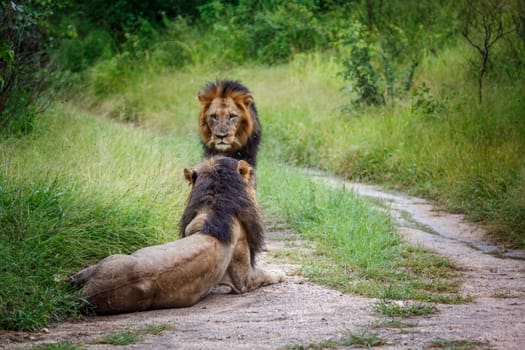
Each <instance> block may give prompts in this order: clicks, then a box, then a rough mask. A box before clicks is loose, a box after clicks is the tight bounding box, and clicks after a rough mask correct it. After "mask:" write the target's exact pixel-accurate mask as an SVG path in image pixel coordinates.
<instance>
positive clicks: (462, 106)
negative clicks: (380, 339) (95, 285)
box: [0, 0, 525, 329]
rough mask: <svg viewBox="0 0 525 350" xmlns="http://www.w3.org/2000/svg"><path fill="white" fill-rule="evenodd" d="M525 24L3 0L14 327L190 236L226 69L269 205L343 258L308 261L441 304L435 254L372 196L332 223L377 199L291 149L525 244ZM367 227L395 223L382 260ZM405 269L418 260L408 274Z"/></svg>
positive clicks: (412, 6)
mask: <svg viewBox="0 0 525 350" xmlns="http://www.w3.org/2000/svg"><path fill="white" fill-rule="evenodd" d="M524 18H525V3H524V1H523V0H499V1H496V0H466V1H462V2H461V1H460V2H456V1H447V0H443V1H415V0H414V1H412V0H405V1H380V0H360V1H357V0H356V1H337V0H332V1H330V0H327V1H315V0H296V1H280V0H261V1H254V0H238V1H217V0H215V1H205V0H202V1H185V2H179V1H153V2H152V1H150V2H137V1H130V0H119V1H114V2H112V3H111V5H110V6H107V5H106V4H103V3H102V2H101V1H97V0H91V1H75V0H59V1H49V0H26V1H7V2H3V3H2V4H1V5H0V252H1V254H0V259H1V261H0V266H2V272H1V273H0V286H1V287H0V324H1V327H2V328H7V329H38V328H39V327H41V326H42V325H45V324H48V323H49V322H52V321H53V320H59V319H62V318H63V317H64V316H65V315H74V314H75V312H76V311H75V309H76V305H75V304H73V303H71V302H70V301H68V298H67V296H68V295H69V294H70V291H68V290H67V288H66V285H65V283H63V280H64V276H66V275H67V274H69V273H72V272H75V271H76V270H78V269H79V268H81V267H83V266H85V265H86V264H89V263H92V262H95V261H97V260H98V259H100V258H101V257H104V256H106V255H108V254H112V253H115V252H130V251H133V250H135V249H136V248H138V247H141V246H144V245H148V244H156V243H160V242H165V241H168V240H170V239H173V238H174V237H176V231H177V230H176V226H177V221H178V218H179V214H180V212H181V210H182V206H183V205H184V204H183V203H184V199H185V193H186V191H187V187H186V186H185V185H184V184H183V181H182V177H181V176H180V174H181V172H182V169H183V168H184V167H190V166H192V165H194V164H195V163H196V162H198V161H199V159H200V149H199V144H198V138H197V127H196V126H197V125H196V124H197V123H196V116H197V113H198V112H197V111H198V104H197V102H196V100H195V94H196V92H197V91H198V89H199V87H200V86H202V85H203V84H204V83H205V82H206V81H209V80H215V79H216V78H232V79H239V80H241V81H242V82H243V83H244V84H246V85H247V86H248V87H250V89H251V90H252V91H253V92H254V93H255V97H256V103H257V107H258V109H259V112H260V117H261V120H262V123H263V128H264V140H263V145H262V152H261V158H262V161H261V166H260V169H259V171H260V172H261V173H262V174H264V176H260V177H259V178H260V181H261V185H260V199H261V201H262V202H263V204H264V205H265V208H266V209H267V210H268V212H270V213H272V215H276V216H278V217H282V218H285V219H286V220H287V221H288V222H289V224H290V225H293V226H294V228H296V230H298V231H299V232H301V233H302V234H303V235H304V237H305V238H307V239H311V240H312V241H313V242H316V239H320V241H323V242H335V243H334V244H333V249H334V250H333V251H332V250H331V251H332V252H333V254H332V255H333V257H334V258H333V259H332V260H328V261H327V262H326V264H325V265H322V264H321V265H320V267H319V269H318V270H315V269H313V270H312V269H309V268H305V271H304V272H305V273H309V274H310V276H311V277H312V278H320V277H322V276H328V277H327V278H326V279H327V280H328V281H325V282H327V283H329V284H330V285H333V286H336V287H338V288H341V289H343V290H348V291H353V292H360V293H365V290H367V291H371V292H370V293H372V295H375V296H379V297H383V296H385V295H386V296H392V295H393V296H397V297H409V298H420V299H426V300H433V299H439V300H443V297H436V295H432V293H434V292H436V291H430V294H428V293H427V294H425V293H422V294H418V293H416V290H418V287H414V286H417V285H419V290H422V291H426V289H425V288H426V287H421V284H418V283H419V282H418V281H421V280H426V279H428V276H429V275H428V273H429V272H428V271H427V272H425V273H422V272H421V268H420V267H416V266H415V265H414V264H413V262H414V261H416V260H417V259H416V258H414V256H421V255H418V254H427V253H423V252H418V251H414V250H411V249H409V248H407V247H404V246H403V244H402V243H401V242H400V241H399V238H398V237H396V236H395V234H394V233H393V232H392V227H391V223H389V221H388V220H387V219H385V218H384V217H381V216H380V215H379V216H377V214H376V213H374V212H373V210H370V209H362V210H364V211H365V214H366V215H365V214H362V213H361V214H360V216H363V217H365V218H367V219H366V220H365V221H361V222H360V225H358V226H357V227H352V226H351V225H350V223H348V226H344V225H346V224H345V223H344V222H341V223H340V224H341V225H343V226H336V225H335V223H336V222H337V221H338V218H340V216H341V215H337V213H338V212H337V208H338V207H345V208H349V209H348V210H350V209H351V208H361V203H360V202H359V201H358V202H354V201H355V200H356V199H353V198H351V197H352V196H351V195H350V194H337V193H335V194H330V195H329V196H328V197H324V196H323V195H320V194H317V193H319V191H321V192H322V193H324V192H325V190H324V189H321V190H319V189H316V188H315V186H314V185H309V184H305V183H303V181H305V180H304V179H303V180H301V176H300V175H297V174H296V172H295V170H293V168H288V167H286V166H283V163H284V164H287V165H288V166H300V167H313V168H318V169H323V170H328V171H331V172H334V173H337V174H339V175H342V176H344V177H346V178H349V179H353V180H360V181H371V182H374V183H382V184H384V185H385V186H389V187H393V188H399V189H403V190H405V191H408V192H409V193H412V194H417V195H420V196H424V197H427V198H431V199H433V200H435V201H436V203H437V204H438V205H441V206H443V207H445V208H447V209H448V210H451V211H455V212H462V213H465V214H466V215H467V217H468V218H469V219H471V220H473V221H477V222H479V223H480V224H482V225H484V226H485V227H487V229H488V230H489V232H490V233H491V234H492V235H493V237H494V239H497V240H499V241H500V242H502V243H506V244H507V245H508V246H509V247H525V159H524V158H525V97H524V96H525V74H524V73H525V21H524ZM285 179H287V180H286V181H288V182H286V181H284V180H285ZM290 179H294V180H290ZM290 181H291V183H290ZM283 183H284V184H289V185H288V186H284V188H283V187H282V185H283ZM294 184H296V185H297V184H301V185H300V187H301V188H307V189H308V190H306V192H307V193H305V192H304V190H301V191H299V190H297V191H295V192H294V191H292V190H290V189H293V188H295V187H294ZM310 186H314V187H313V188H311V187H310ZM286 189H289V190H288V192H287V191H286ZM277 194H283V195H286V196H287V197H286V198H287V200H284V199H282V198H281V196H278V195H277ZM340 196H342V197H340ZM305 198H306V199H308V200H306V199H305ZM300 204H302V206H301V205H300ZM332 223H333V225H332ZM371 223H373V225H379V226H377V228H376V229H375V232H376V233H377V231H379V232H381V235H380V236H379V237H377V241H374V242H375V243H374V244H377V245H376V247H379V248H378V250H377V254H376V255H375V256H374V255H372V256H373V259H369V256H367V255H366V254H365V255H363V256H361V255H360V254H359V253H358V252H359V251H360V250H359V248H358V247H359V243H363V242H366V239H365V238H356V237H366V234H365V233H366V231H363V230H364V228H363V227H366V226H367V225H368V226H370V227H375V226H373V225H372V224H371ZM323 226H329V227H333V230H328V229H327V230H324V229H323ZM341 227H342V228H341ZM339 231H341V232H340V233H341V234H343V235H342V236H339V235H338V232H339ZM359 232H360V234H357V233H359ZM363 232H364V233H363ZM383 234H384V236H383ZM327 237H328V238H329V239H328V238H327ZM330 244H332V243H330ZM385 247H389V249H385ZM323 249H328V247H326V246H324V247H323ZM330 249H332V248H330ZM387 253H388V254H387ZM382 254H385V256H397V257H399V260H396V261H393V262H392V264H390V265H388V264H383V263H381V261H382V260H383V259H380V257H381V255H382ZM389 254H391V255H389ZM414 254H416V255H414ZM360 256H361V258H359V257H360ZM351 257H356V259H355V260H352V259H350V258H351ZM341 259H345V260H341ZM346 259H348V260H346ZM425 259H426V260H430V259H428V258H425ZM317 261H320V258H319V257H318V259H317ZM409 261H411V263H408V262H409ZM303 262H304V264H305V266H313V263H309V262H308V261H307V259H306V260H305V261H303ZM445 265H446V264H445V263H443V262H440V261H439V260H438V259H437V260H436V261H435V266H442V267H443V266H445ZM407 266H411V267H407ZM432 266H434V263H433V264H432ZM336 267H343V268H342V269H339V271H336V272H337V274H331V272H334V271H333V270H338V269H336ZM445 267H446V266H445ZM446 268H448V267H446ZM407 269H408V270H413V271H419V272H418V273H411V272H410V273H408V276H409V277H407V275H405V274H399V273H397V272H396V271H404V272H406V271H408V270H407ZM378 271H379V272H378ZM432 274H433V275H436V276H441V275H440V274H436V273H434V272H432ZM380 275H382V276H388V279H387V280H386V281H385V280H381V279H380V278H379V277H378V276H380ZM340 276H343V277H340ZM374 276H375V277H374ZM447 276H448V275H447ZM406 278H409V281H408V282H407V283H401V282H400V281H402V280H403V279H406ZM439 278H440V277H439ZM352 279H353V280H354V281H355V283H349V280H352ZM368 279H369V280H368ZM410 279H413V280H412V281H414V283H412V282H410ZM28 280H31V281H32V283H28V282H27V281H28ZM366 281H368V282H366ZM453 284H454V283H453V282H452V285H448V286H445V287H442V290H440V291H437V293H438V294H439V293H442V292H444V293H445V294H447V293H449V292H450V291H454V288H455V287H454V285H453ZM389 285H390V286H394V287H392V288H394V289H389V288H386V289H385V286H389ZM435 285H440V286H443V284H441V283H439V284H435ZM360 286H361V287H360ZM374 293H375V294H374ZM365 294H366V293H365ZM367 295H369V294H367Z"/></svg>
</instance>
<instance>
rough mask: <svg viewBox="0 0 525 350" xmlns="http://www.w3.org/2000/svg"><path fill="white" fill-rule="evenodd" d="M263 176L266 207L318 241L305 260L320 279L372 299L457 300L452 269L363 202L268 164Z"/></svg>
mask: <svg viewBox="0 0 525 350" xmlns="http://www.w3.org/2000/svg"><path fill="white" fill-rule="evenodd" d="M258 179H259V180H258V191H259V198H260V200H261V202H262V203H263V204H265V205H266V206H267V208H268V210H270V211H271V212H272V213H273V214H274V215H276V216H278V217H284V218H286V220H287V222H288V223H289V224H291V225H292V227H293V228H294V229H295V231H296V232H298V233H299V234H300V235H301V237H302V238H304V239H306V240H308V241H309V242H312V244H313V247H314V249H313V251H310V250H308V249H306V248H305V249H304V250H303V251H304V252H303V254H299V262H300V263H301V264H302V268H301V273H302V274H303V275H306V276H308V277H309V278H310V280H312V281H313V282H317V283H322V284H325V285H329V286H331V287H333V288H336V289H339V290H342V291H345V292H353V293H358V294H361V295H365V296H369V297H382V296H384V295H385V294H388V295H389V297H391V298H395V299H407V298H410V299H416V300H435V301H437V300H439V301H440V302H456V301H457V298H456V296H455V295H456V294H457V293H458V285H457V282H456V278H455V274H454V272H453V267H451V265H450V264H447V263H446V261H445V260H444V259H442V258H441V259H440V258H437V257H435V256H434V255H433V254H432V253H430V252H425V251H422V250H413V249H411V248H410V247H408V246H406V245H405V244H403V243H402V241H401V240H400V238H399V236H397V234H395V232H394V227H393V224H392V222H391V221H390V218H388V217H386V216H384V214H383V213H380V212H379V211H376V210H374V209H371V208H370V206H369V204H368V203H366V202H365V201H363V200H362V199H359V198H357V197H356V196H354V195H353V194H352V193H348V192H346V191H345V190H344V188H340V187H335V186H328V185H327V184H323V183H316V182H312V181H311V180H309V179H307V178H305V177H304V174H301V173H299V172H297V171H294V170H293V169H290V168H285V167H282V166H277V165H273V167H271V168H270V167H268V164H266V163H264V162H262V163H261V166H259V167H258ZM269 185H271V187H270V186H269ZM270 198H271V201H269V199H270ZM423 257H424V258H423ZM418 258H419V259H420V261H424V262H425V264H421V263H417V260H418ZM422 265H425V266H422ZM436 286H439V288H438V287H436Z"/></svg>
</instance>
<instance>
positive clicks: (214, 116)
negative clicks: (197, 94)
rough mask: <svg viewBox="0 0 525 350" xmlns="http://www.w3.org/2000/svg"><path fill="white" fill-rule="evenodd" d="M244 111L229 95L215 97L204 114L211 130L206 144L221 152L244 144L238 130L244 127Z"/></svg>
mask: <svg viewBox="0 0 525 350" xmlns="http://www.w3.org/2000/svg"><path fill="white" fill-rule="evenodd" d="M243 112H244V111H243V110H241V108H239V107H238V106H237V105H236V104H235V102H234V101H233V99H231V98H229V97H228V98H215V99H213V101H212V102H211V104H210V105H209V107H208V108H207V109H206V110H205V111H204V116H203V117H204V118H205V122H206V126H207V128H208V130H209V138H208V140H205V142H206V146H207V147H209V148H215V149H217V150H218V151H221V152H226V151H230V150H235V149H236V148H239V147H240V146H242V144H243V143H242V141H241V140H240V139H239V136H240V135H238V134H239V133H238V130H239V128H242V127H243V125H242V124H243ZM239 131H240V130H239Z"/></svg>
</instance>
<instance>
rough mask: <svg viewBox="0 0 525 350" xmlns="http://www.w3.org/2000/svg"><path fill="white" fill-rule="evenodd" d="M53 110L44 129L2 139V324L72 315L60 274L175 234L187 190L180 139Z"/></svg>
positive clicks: (18, 325)
mask: <svg viewBox="0 0 525 350" xmlns="http://www.w3.org/2000/svg"><path fill="white" fill-rule="evenodd" d="M54 112H55V113H54V114H52V115H50V114H48V115H47V118H46V123H45V124H44V125H42V124H40V129H39V130H43V129H44V130H46V131H45V132H44V133H39V134H38V135H35V137H34V138H31V139H29V138H26V139H21V140H16V139H8V140H5V141H3V142H2V145H1V147H0V164H1V165H2V166H1V168H0V227H1V228H2V229H1V230H0V264H1V266H2V267H3V268H2V271H1V273H0V328H2V329H18V330H31V331H33V330H38V329H40V328H41V327H44V326H47V325H49V323H52V322H55V321H59V320H62V319H63V318H64V317H66V316H68V315H75V314H76V313H77V307H78V305H77V304H75V303H74V302H73V301H72V300H71V299H70V298H69V296H70V295H71V293H72V292H73V291H71V290H69V289H68V286H67V283H66V277H67V276H69V275H70V274H72V273H75V272H77V271H78V270H80V269H81V268H83V267H85V266H87V265H89V264H92V263H95V262H96V261H98V260H100V259H101V258H103V257H106V256H107V255H110V254H114V253H129V252H132V251H134V250H136V249H138V248H141V247H144V246H147V245H152V244H158V243H161V242H165V241H167V240H170V239H173V238H174V237H177V222H178V219H179V215H178V213H179V211H180V209H181V208H180V205H181V203H183V202H184V196H185V193H186V191H185V190H184V188H185V187H184V186H183V179H182V168H175V165H176V163H177V162H178V161H180V159H182V158H181V157H180V156H177V151H176V150H177V148H178V146H177V144H175V143H174V141H173V140H170V139H162V138H154V137H149V136H147V135H144V134H142V133H136V132H134V131H133V129H129V130H126V129H124V128H119V127H118V126H115V125H112V124H110V123H109V124H108V123H105V122H103V123H102V124H100V123H101V122H100V121H98V122H95V123H93V122H89V121H88V120H86V119H85V117H74V116H73V115H71V114H66V113H64V112H61V111H58V110H54ZM48 113H49V112H48ZM77 114H78V113H77ZM145 145H147V146H145ZM51 148H52V149H53V150H54V152H48V151H47V150H49V149H51ZM187 148H188V147H186V148H185V149H187ZM168 154H169V155H168ZM184 163H185V164H186V162H184ZM174 168H175V169H179V170H177V171H176V174H181V175H180V176H177V175H175V176H174V175H173V171H174ZM109 169H112V170H109ZM178 171H180V173H179V172H178ZM177 180H178V181H177ZM174 185H176V186H175V188H176V190H175V191H174V190H173V186H174Z"/></svg>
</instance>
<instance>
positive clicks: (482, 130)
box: [73, 42, 525, 247]
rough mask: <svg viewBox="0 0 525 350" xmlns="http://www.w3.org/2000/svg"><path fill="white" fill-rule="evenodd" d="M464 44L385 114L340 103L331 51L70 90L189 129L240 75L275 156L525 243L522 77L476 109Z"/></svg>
mask: <svg viewBox="0 0 525 350" xmlns="http://www.w3.org/2000/svg"><path fill="white" fill-rule="evenodd" d="M464 44H465V43H463V42H462V43H461V44H457V45H456V46H451V47H450V48H448V49H445V50H443V51H442V52H441V54H440V55H439V56H434V55H429V56H428V57H424V58H423V59H422V63H421V65H420V66H419V67H418V69H417V70H416V76H415V81H414V89H413V90H412V92H411V94H408V95H406V96H402V97H400V98H399V99H397V100H395V103H393V104H387V105H386V106H384V107H378V108H364V109H355V108H351V109H348V108H344V107H347V105H348V103H349V101H350V100H351V99H352V97H351V96H349V95H348V94H347V93H345V92H344V91H343V90H342V86H343V80H342V78H341V76H340V72H341V70H342V67H341V65H340V61H338V59H337V58H336V57H334V56H333V55H330V54H329V53H325V54H321V53H312V54H299V55H296V56H295V57H294V58H293V60H292V61H291V62H290V63H288V64H283V65H279V66H273V67H267V66H261V65H255V66H254V65H250V64H249V63H248V64H246V65H244V66H228V65H221V66H219V67H217V66H214V65H213V64H211V63H210V62H203V63H202V64H199V65H193V66H185V67H184V68H182V69H178V70H170V69H167V68H166V67H164V66H162V65H159V64H158V63H156V61H145V62H141V63H140V64H138V63H137V62H131V63H129V62H128V63H126V62H124V63H122V64H123V65H126V64H127V65H131V66H132V67H133V71H132V72H131V73H129V74H122V73H121V72H120V71H119V70H117V71H115V70H114V66H113V65H112V64H109V63H105V64H100V65H99V66H95V67H94V68H93V69H92V70H91V71H90V72H89V74H86V75H87V77H88V78H87V81H86V82H85V83H84V84H80V85H79V87H78V88H77V89H78V91H75V90H74V89H73V91H75V96H76V97H75V98H74V99H73V101H74V102H75V104H77V105H79V106H82V107H83V108H88V109H90V111H92V112H95V113H96V114H99V115H105V116H109V117H113V118H116V119H119V120H127V121H132V122H134V123H136V124H139V125H143V126H145V127H147V128H150V129H153V130H156V131H160V132H177V133H178V134H183V133H188V134H192V133H193V134H194V133H196V131H197V128H196V123H195V118H196V116H197V113H198V108H199V106H198V104H197V102H196V100H195V95H196V93H197V91H198V89H199V87H200V86H201V85H202V84H204V82H206V81H209V80H214V79H215V78H217V77H219V78H234V79H239V80H241V81H242V82H244V83H245V84H246V85H247V86H248V87H249V88H250V89H251V90H252V91H254V93H255V101H256V104H257V107H258V109H259V112H260V117H261V121H262V123H263V128H264V141H263V143H264V147H265V148H266V149H269V150H271V153H270V154H269V155H268V156H269V157H271V158H273V159H276V160H279V161H281V162H285V163H288V164H292V165H300V166H304V167H314V168H318V169H327V170H330V171H333V172H335V173H337V174H340V175H343V176H345V177H347V178H350V179H354V180H360V181H372V182H376V183H383V184H386V185H387V186H390V187H395V188H400V189H403V190H405V191H408V192H410V193H412V194H418V195H420V196H425V197H429V198H433V199H435V200H437V201H438V203H439V204H440V205H442V206H443V207H445V208H447V209H449V210H451V211H455V212H462V213H465V214H466V215H467V217H468V218H469V219H470V220H473V221H477V222H480V223H482V224H484V225H485V226H486V227H487V228H488V229H489V231H490V232H491V233H492V234H493V235H494V237H495V238H496V239H498V240H500V241H501V242H503V243H506V244H508V245H509V246H514V247H525V231H524V230H525V229H524V227H525V199H524V198H525V196H523V193H525V165H524V164H525V158H524V157H525V156H524V155H525V141H524V140H525V121H524V119H523V112H522V111H523V110H525V100H524V99H523V98H522V96H523V95H524V94H525V90H524V88H523V87H524V86H525V76H524V74H523V73H522V72H521V73H520V72H517V73H516V74H517V75H516V74H515V75H514V76H506V75H505V74H500V75H499V76H496V75H494V76H489V77H488V79H487V80H486V82H485V93H484V95H485V102H484V104H483V105H482V106H480V105H478V102H477V91H476V83H475V79H474V78H473V77H474V75H473V74H472V70H471V67H470V63H469V60H468V59H469V58H470V57H471V56H472V52H471V51H470V48H469V47H467V46H465V45H464ZM130 69H131V68H130ZM97 82H98V83H97ZM96 84H103V85H107V86H108V87H111V88H108V89H97V88H96V87H94V85H96ZM423 85H424V86H426V87H427V88H428V91H427V92H424V90H423V88H422V86H423ZM119 86H120V87H119ZM116 87H119V88H116ZM459 165H461V166H459Z"/></svg>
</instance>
